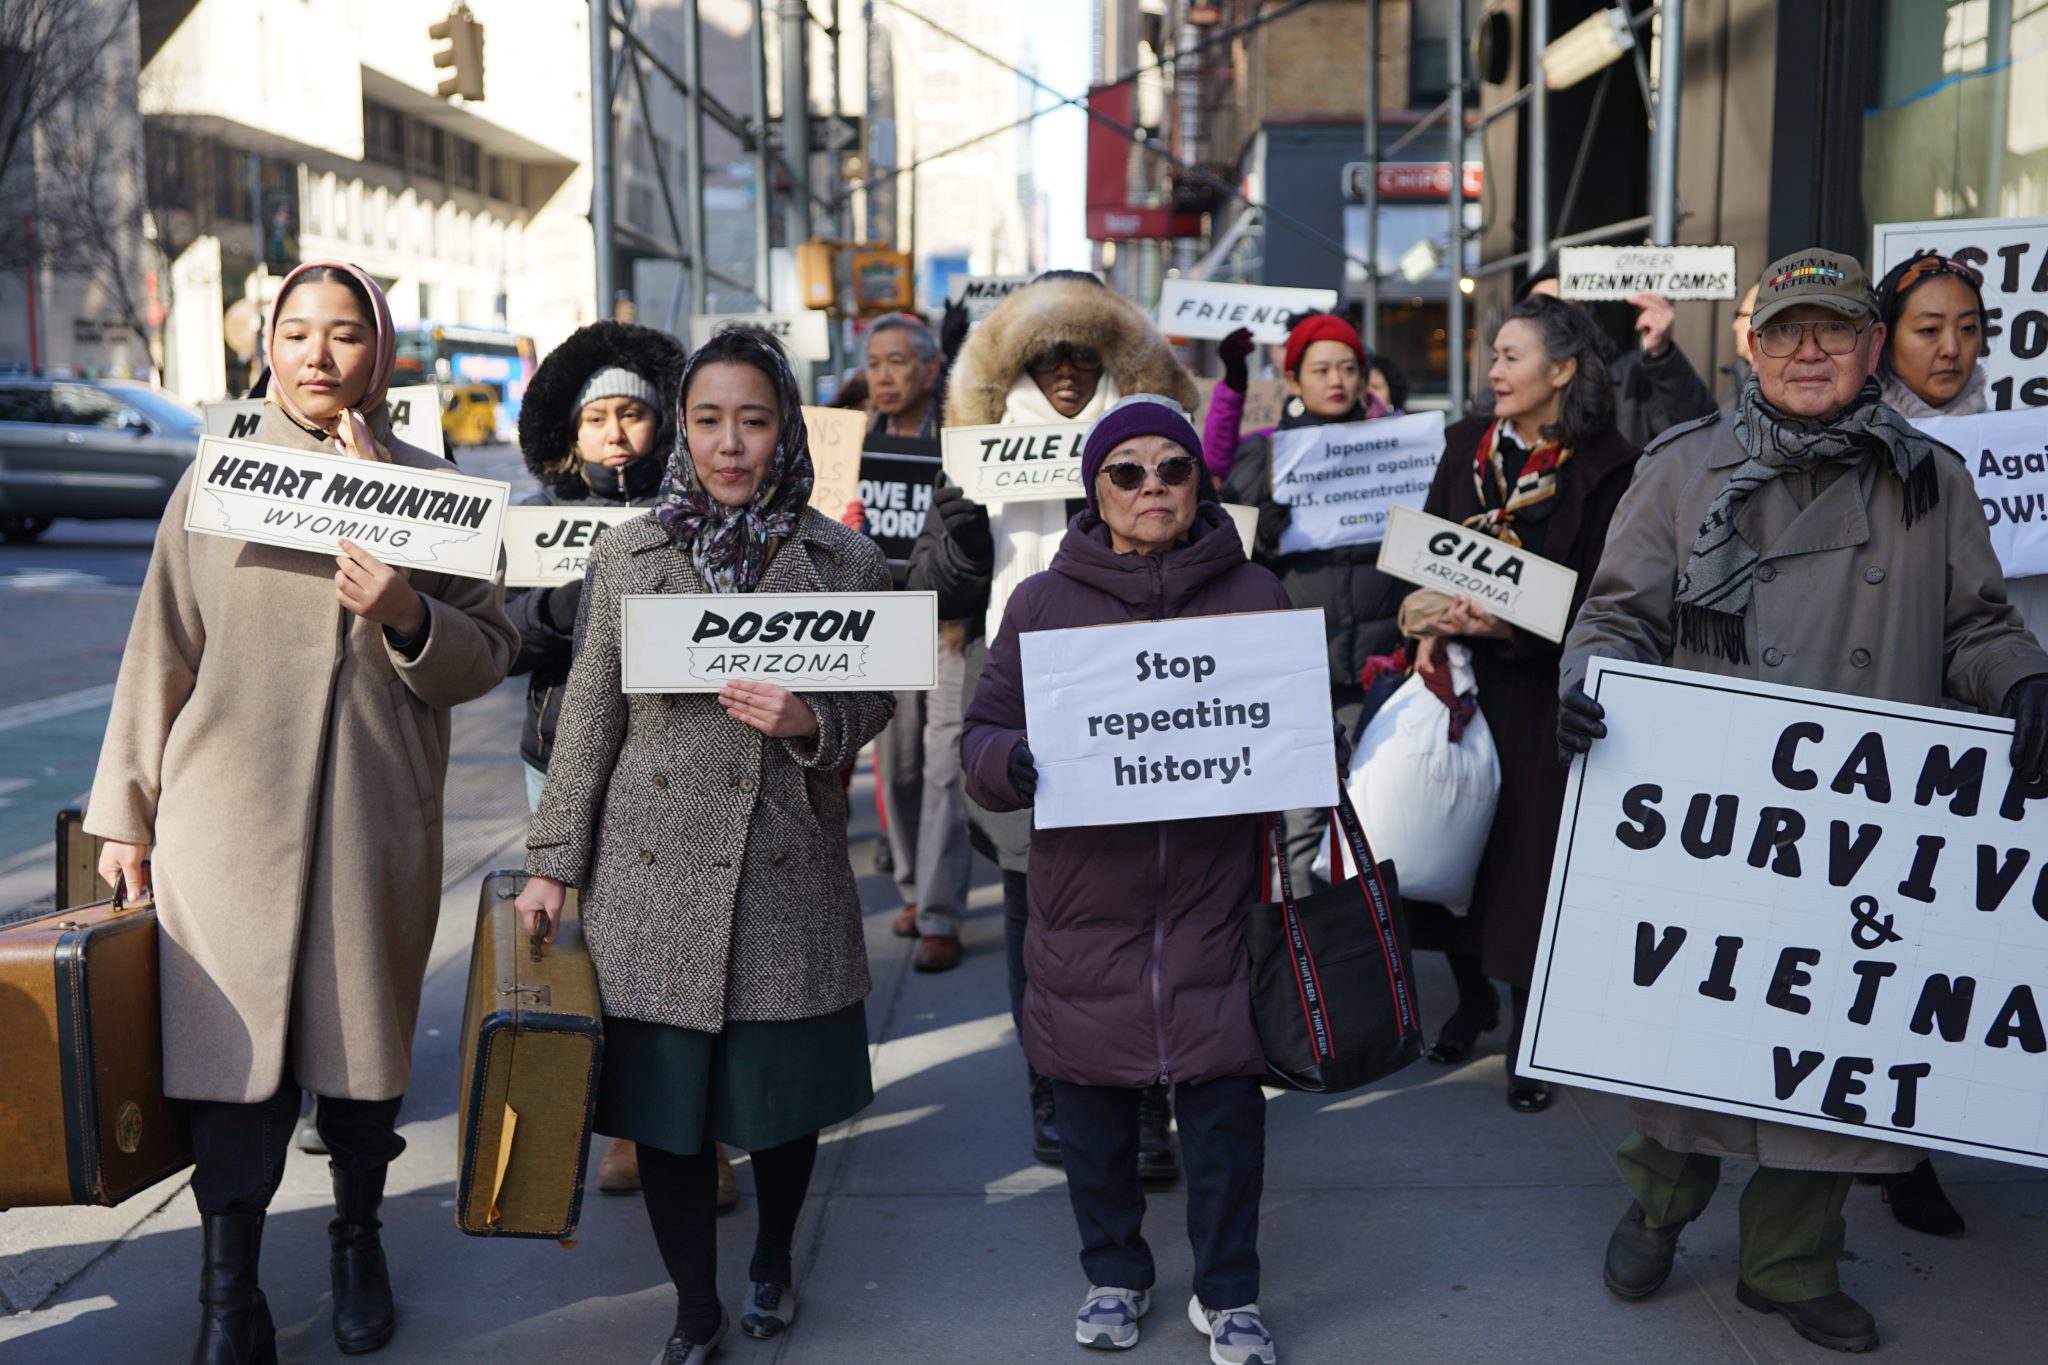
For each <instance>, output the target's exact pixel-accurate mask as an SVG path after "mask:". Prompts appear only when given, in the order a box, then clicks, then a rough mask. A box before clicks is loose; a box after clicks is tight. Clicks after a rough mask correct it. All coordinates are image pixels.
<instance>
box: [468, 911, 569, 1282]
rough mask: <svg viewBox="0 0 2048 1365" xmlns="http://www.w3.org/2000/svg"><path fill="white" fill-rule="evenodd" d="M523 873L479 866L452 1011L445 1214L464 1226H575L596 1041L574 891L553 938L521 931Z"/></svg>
mask: <svg viewBox="0 0 2048 1365" xmlns="http://www.w3.org/2000/svg"><path fill="white" fill-rule="evenodd" d="M525 883H526V877H525V874H524V873H519V872H493V873H490V874H488V875H487V876H485V878H484V885H483V896H482V901H481V903H480V904H479V905H478V907H477V916H476V942H475V944H474V946H473V947H472V950H471V953H470V963H469V995H468V998H467V1000H466V1001H465V1002H464V1005H463V1010H462V1114H461V1127H460V1130H459V1131H460V1139H459V1148H460V1158H461V1160H460V1167H459V1170H458V1173H457V1176H456V1191H455V1225H456V1226H457V1227H458V1228H460V1229H462V1231H464V1232H466V1233H469V1234H470V1235H471V1236H473V1237H552V1238H555V1239H557V1240H559V1241H563V1242H566V1241H568V1240H570V1239H571V1238H573V1237H574V1236H575V1235H576V1220H577V1218H578V1217H579V1216H580V1214H581V1213H582V1209H583V1167H584V1159H585V1157H586V1156H587V1154H588V1152H589V1148H590V1120H591V1115H592V1113H593V1112H594V1111H595V1109H596V1105H597V1072H598V1066H599V1064H600V1062H601V1060H602V1057H603V1052H604V1023H603V1019H602V1017H601V1013H600V1010H599V1006H598V994H597V971H596V969H595V968H594V967H593V966H592V965H591V962H590V953H589V951H588V950H587V949H586V948H585V947H584V944H583V921H582V919H581V917H580V916H578V914H577V913H576V893H575V892H573V891H571V892H570V893H569V900H568V903H567V904H565V905H564V906H563V907H562V926H561V931H560V933H559V934H557V935H556V939H555V942H553V943H541V942H540V941H538V940H534V939H529V938H528V937H527V935H526V933H525V931H524V930H523V929H522V928H521V927H520V924H519V913H518V911H517V910H515V909H514V908H513V904H512V902H513V900H514V898H515V897H517V896H518V894H519V889H520V887H522V886H524V885H525Z"/></svg>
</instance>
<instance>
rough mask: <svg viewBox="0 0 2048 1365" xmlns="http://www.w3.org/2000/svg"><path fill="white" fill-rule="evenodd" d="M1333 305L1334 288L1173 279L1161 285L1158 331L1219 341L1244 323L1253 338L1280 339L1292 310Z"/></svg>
mask: <svg viewBox="0 0 2048 1365" xmlns="http://www.w3.org/2000/svg"><path fill="white" fill-rule="evenodd" d="M1336 306H1337V291H1336V290H1334V289H1283V288H1280V287H1278V286H1276V285H1266V284H1218V283H1216V282H1214V281H1211V280H1184V279H1177V278H1176V279H1171V280H1167V281H1165V283H1164V284H1162V285H1161V286H1160V292H1159V330H1160V331H1162V332H1165V333H1166V334H1167V335H1168V336H1177V337H1200V338H1208V339H1212V340H1219V341H1220V340H1221V339H1222V338H1224V337H1227V336H1229V335H1230V334H1231V333H1232V332H1235V331H1236V330H1237V329H1238V328H1240V327H1248V328H1250V329H1251V334H1252V340H1253V341H1262V342H1264V341H1271V342H1281V341H1285V340H1287V320H1288V319H1289V318H1291V317H1293V316H1294V315H1295V314H1296V313H1307V312H1319V313H1327V312H1329V311H1330V310H1331V309H1332V308H1335V307H1336Z"/></svg>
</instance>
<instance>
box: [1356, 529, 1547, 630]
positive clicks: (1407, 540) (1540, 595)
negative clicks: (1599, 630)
mask: <svg viewBox="0 0 2048 1365" xmlns="http://www.w3.org/2000/svg"><path fill="white" fill-rule="evenodd" d="M1376 562H1377V563H1378V565H1379V570H1380V572H1381V573H1384V574H1392V575H1393V576H1394V577H1396V578H1401V579H1406V580H1407V581H1408V582H1410V583H1420V584H1421V585H1422V586H1423V587H1425V588H1436V589H1438V590H1440V591H1443V592H1449V593H1463V594H1464V595H1465V596H1467V597H1469V598H1471V599H1472V600H1473V601H1474V602H1477V603H1478V604H1479V605H1480V606H1482V607H1485V608H1486V609H1487V610H1488V611H1490V612H1492V613H1493V614H1494V615H1495V616H1498V617H1499V618H1500V619H1501V620H1503V621H1506V622H1507V623H1508V624H1509V625H1511V626H1520V627H1521V628H1522V629H1523V630H1526V631H1529V632H1531V633H1532V634H1536V635H1541V636H1542V637H1543V638H1544V639H1546V640H1562V639H1563V638H1564V628H1565V626H1567V625H1568V624H1570V621H1571V614H1572V588H1573V586H1574V585H1576V584H1577V583H1578V581H1579V576H1578V574H1577V573H1576V572H1574V571H1573V570H1571V569H1567V568H1565V567H1564V565H1562V564H1557V563H1553V562H1552V561H1550V560H1548V559H1545V558H1544V557H1543V556H1541V555H1537V554H1531V553H1530V552H1529V551H1527V550H1524V549H1522V548H1520V547H1519V546H1515V545H1510V544H1508V543H1507V542H1506V541H1504V540H1497V539H1495V538H1494V537H1493V536H1490V535H1487V534H1486V533H1485V532H1483V531H1475V530H1473V529H1472V528H1471V527H1469V526H1460V525H1459V524H1458V523H1457V522H1455V521H1445V520H1444V519H1443V518H1442V517H1433V516H1430V515H1429V514H1428V513H1427V512H1418V511H1416V510H1415V509H1414V508H1413V507H1403V506H1399V505H1397V506H1395V507H1394V508H1393V509H1392V511H1391V512H1389V514H1388V516H1387V538H1386V539H1385V540H1383V541H1382V542H1380V557H1379V559H1378V560H1377V561H1376Z"/></svg>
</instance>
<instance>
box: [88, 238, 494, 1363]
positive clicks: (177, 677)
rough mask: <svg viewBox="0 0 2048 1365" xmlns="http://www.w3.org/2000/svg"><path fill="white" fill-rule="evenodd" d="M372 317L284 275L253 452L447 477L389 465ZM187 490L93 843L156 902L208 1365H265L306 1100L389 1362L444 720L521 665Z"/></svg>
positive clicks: (443, 578) (383, 377) (358, 1316)
mask: <svg viewBox="0 0 2048 1365" xmlns="http://www.w3.org/2000/svg"><path fill="white" fill-rule="evenodd" d="M395 352H396V338H395V334H394V333H393V330H392V326H391V314H390V311H389V309H388V308H387V307H386V305H385V302H384V296H383V294H382V293H381V292H379V290H378V288H377V286H376V284H375V283H374V282H372V281H371V280H370V279H369V277H368V276H366V275H364V274H363V273H362V272H361V271H359V270H357V269H356V268H355V267H353V266H349V265H342V264H338V263H316V264H307V265H302V266H300V267H299V268H298V269H296V270H294V271H293V272H292V273H291V274H290V275H289V276H287V277H286V279H285V282H284V285H283V288H282V289H281V290H280V291H279V293H278V299H277V304H276V306H275V309H274V311H273V315H272V322H271V328H270V345H269V354H270V357H271V372H272V379H271V386H270V399H271V401H270V403H269V404H268V406H266V407H265V409H264V412H263V417H262V420H261V422H260V424H259V425H258V427H257V431H256V439H257V440H258V441H259V442H262V443H265V444H269V445H277V446H286V447H290V448H293V449H297V450H304V451H313V452H319V453H322V454H328V455H343V456H352V457H354V458H357V459H364V460H386V461H389V462H391V463H394V464H402V465H409V466H412V467H414V468H420V469H446V468H447V464H446V462H445V461H443V460H441V459H440V458H438V457H437V456H434V455H430V454H428V453H427V452H425V451H422V450H417V449H415V448H413V447H411V446H408V445H405V444H404V443H402V442H400V441H397V440H395V439H394V438H393V437H392V435H391V425H390V419H389V416H388V414H387V413H386V412H385V410H384V394H385V389H386V388H387V386H388V385H389V383H390V379H391V370H392V363H393V359H394V356H395ZM191 482H192V480H191V475H190V473H189V471H188V473H187V475H186V477H185V479H184V481H182V482H181V483H180V484H179V485H178V488H177V490H176V492H174V493H173V494H172V496H171V501H170V504H169V506H168V507H166V508H165V510H164V515H163V521H162V524H161V525H160V526H159V528H158V530H157V539H156V551H155V554H154V555H153V556H152V558H151V560H150V565H149V574H148V577H147V578H146V579H145V580H144V583H143V588H142V597H141V600H140V602H139V603H137V605H136V611H135V623H134V626H133V627H132V628H131V630H130V632H129V637H128V644H127V650H126V653H125V654H124V656H123V658H122V661H121V676H120V682H119V684H118V686H117V688H116V690H115V695H114V707H113V715H112V718H111V719H110V720H109V722H108V725H107V734H106V742H105V745H104V747H103V748H102V750H101V753H100V764H99V773H98V776H97V779H96V780H95V782H94V784H93V791H92V798H91V805H90V808H89V811H88V814H87V817H86V828H87V829H88V830H90V831H91V832H92V833H94V834H98V835H101V836H103V837H104V838H106V839H107V840H108V843H107V846H106V852H105V856H104V858H103V860H102V865H101V872H102V875H104V876H106V877H107V879H108V880H109V881H112V880H113V879H114V877H115V876H116V874H119V875H120V876H122V877H124V878H125V879H126V881H127V884H128V886H129V887H131V888H134V889H136V890H138V891H139V890H141V889H143V888H145V887H150V888H152V889H153V890H154V892H155V895H156V902H157V912H158V926H159V933H158V938H159V951H160V954H161V968H160V972H161V977H162V991H163V1034H164V1089H165V1092H166V1093H167V1094H169V1095H170V1096H172V1097H173V1098H176V1099H180V1100H185V1101H188V1103H187V1104H186V1106H185V1109H186V1112H187V1114H188V1115H189V1118H190V1123H191V1129H192V1143H193V1155H194V1159H195V1169H194V1172H193V1178H192V1192H193V1195H194V1197H195V1199H196V1200H197V1202H198V1205H199V1211H200V1214H201V1227H202V1231H203V1234H204V1238H205V1262H204V1266H203V1268H202V1272H201V1278H200V1302H201V1304H202V1305H203V1307H204V1311H205V1316H204V1319H203V1322H202V1325H201V1334H200V1341H199V1345H198V1348H197V1350H196V1351H195V1353H194V1355H193V1359H194V1361H196V1362H223V1363H225V1362H235V1363H236V1365H244V1363H245V1362H250V1361H266V1360H272V1359H274V1358H275V1354H274V1353H275V1345H274V1340H273V1335H274V1334H273V1331H272V1326H271V1319H270V1313H269V1309H268V1308H267V1307H266V1306H265V1303H264V1298H263V1294H262V1291H261V1290H260V1289H258V1288H257V1276H256V1268H257V1259H258V1253H259V1249H260V1246H261V1241H262V1229H263V1213H264V1210H265V1208H267V1207H268V1205H269V1203H270V1200H271V1197H272V1196H273V1195H274V1194H275V1193H276V1191H277V1187H278V1183H279V1181H280V1180H281V1179H282V1178H283V1174H284V1153H285V1151H286V1150H287V1148H288V1146H289V1145H290V1139H291V1134H292V1129H293V1126H294V1124H295V1123H296V1121H297V1118H298V1113H299V1098H300V1089H301V1087H303V1088H305V1089H307V1090H310V1091H312V1092H313V1093H314V1094H316V1095H317V1096H319V1097H320V1099H319V1108H318V1119H317V1121H318V1124H319V1128H320V1133H321V1136H322V1137H323V1138H324V1139H325V1140H326V1143H327V1147H328V1150H329V1152H330V1154H331V1156H332V1163H331V1168H332V1171H333V1178H334V1195H335V1209H336V1214H337V1216H336V1218H335V1220H334V1222H333V1223H332V1224H331V1225H330V1228H329V1234H330V1237H331V1239H332V1243H333V1246H332V1272H333V1281H334V1330H335V1337H336V1340H337V1342H338V1343H339V1345H340V1346H341V1349H342V1350H343V1351H348V1352H356V1351H369V1350H375V1349H377V1348H378V1347H380V1346H382V1345H383V1344H384V1343H385V1342H386V1341H388V1340H389V1339H390V1336H391V1333H392V1330H393V1327H394V1317H393V1309H392V1303H391V1289H390V1281H389V1279H388V1277H387V1275H386V1272H385V1268H384V1255H383V1251H382V1249H381V1247H380V1246H379V1243H378V1226H379V1224H378V1219H377V1207H378V1204H379V1202H380V1200H381V1198H382V1195H383V1189H384V1174H385V1169H386V1167H387V1165H388V1163H389V1162H390V1161H391V1159H392V1158H393V1157H395V1156H397V1155H398V1154H399V1152H401V1151H402V1150H404V1147H405V1143H404V1141H403V1140H402V1139H400V1138H399V1137H398V1135H397V1133H396V1131H395V1128H394V1123H395V1120H396V1118H397V1114H398V1106H399V1102H400V1100H401V1099H402V1097H403V1096H404V1094H405V1088H406V1082H407V1080H408V1078H409V1074H410V1070H411V1063H412V1031H413V1023H414V1021H415V1019H416V1018H417V1017H418V1013H419V999H420V985H421V980H422V978H423V976H424V974H425V971H426V965H427V953H428V949H429V947H430V945H431V944H432V943H433V938H434V922H435V917H436V914H437V912H438V910H439V907H440V898H441V787H442V781H443V779H444V777H445V776H446V774H447V765H448V732H449V731H448V713H449V709H450V708H451V707H453V706H455V705H457V704H459V703H461V702H465V701H469V700H471V699H473V698H476V697H479V696H481V695H483V694H484V693H485V692H488V691H489V690H490V689H491V688H492V687H494V686H496V685H497V683H498V681H499V680H500V679H502V678H503V677H504V676H505V670H506V669H507V667H508V666H509V665H510V663H511V659H512V653H513V650H514V648H515V646H516V644H517V641H516V638H515V636H514V634H513V631H512V627H511V625H510V623H509V622H508V621H507V620H506V619H505V613H504V589H503V587H502V585H501V583H500V582H498V581H496V580H492V581H484V580H480V579H474V578H457V577H452V576H449V575H445V574H430V573H420V572H408V571H405V570H399V569H393V568H391V567H390V566H388V565H385V564H383V563H380V562H379V561H378V560H377V559H376V558H375V557H374V556H372V555H371V554H370V553H369V552H368V551H367V550H364V549H362V548H360V547H357V546H354V545H352V544H350V543H349V542H347V541H344V542H343V546H344V552H343V553H342V554H341V555H340V556H338V557H337V558H335V559H333V560H331V561H330V560H329V559H327V558H325V557H324V556H322V555H318V554H311V553H308V552H306V551H304V550H291V549H281V548H277V547H273V546H267V545H257V544H253V543H250V542H246V541H239V540H230V539H227V538H224V537H221V536H214V535H203V534H188V533H187V532H186V531H185V530H184V519H185V505H186V501H187V499H188V498H189V497H191V495H192V491H191Z"/></svg>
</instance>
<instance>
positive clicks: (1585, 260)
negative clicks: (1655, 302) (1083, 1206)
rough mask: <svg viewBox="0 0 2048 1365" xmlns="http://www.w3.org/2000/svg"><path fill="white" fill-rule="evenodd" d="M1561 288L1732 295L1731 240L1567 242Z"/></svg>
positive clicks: (1591, 292)
mask: <svg viewBox="0 0 2048 1365" xmlns="http://www.w3.org/2000/svg"><path fill="white" fill-rule="evenodd" d="M1557 291H1558V293H1559V294H1561V295H1563V296H1564V297H1565V298H1568V299H1586V300H1590V299H1625V298H1627V297H1629V296H1630V295H1631V294H1661V295H1663V296H1664V297H1665V298H1667V299H1732V298H1734V297H1735V295H1736V293H1737V289H1736V277H1735V248H1734V247H1732V246H1568V247H1563V248H1561V249H1559V251H1558V253H1557Z"/></svg>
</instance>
